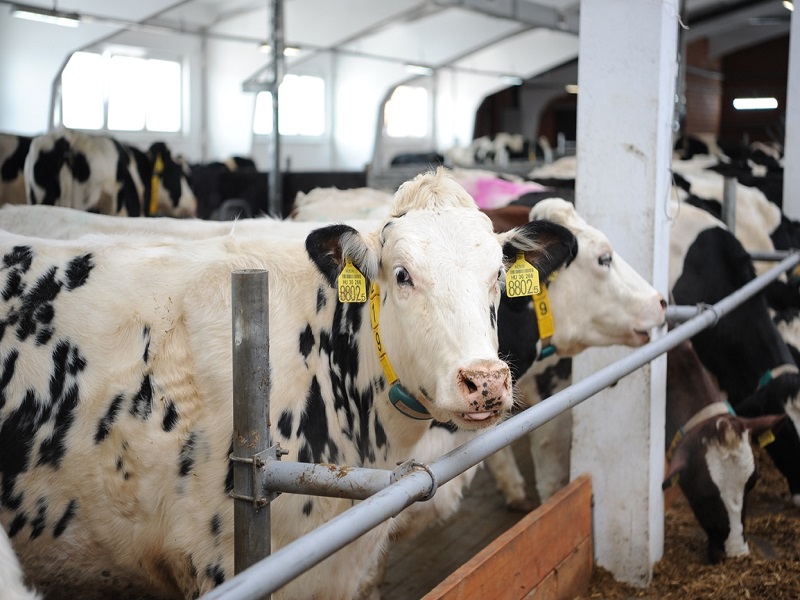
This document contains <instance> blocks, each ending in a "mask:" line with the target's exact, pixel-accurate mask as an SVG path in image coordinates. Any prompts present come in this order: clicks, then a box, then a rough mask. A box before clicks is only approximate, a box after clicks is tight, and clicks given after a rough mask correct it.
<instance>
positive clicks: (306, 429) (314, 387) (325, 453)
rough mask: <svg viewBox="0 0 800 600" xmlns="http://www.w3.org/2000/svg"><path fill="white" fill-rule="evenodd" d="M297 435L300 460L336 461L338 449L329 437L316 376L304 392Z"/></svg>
mask: <svg viewBox="0 0 800 600" xmlns="http://www.w3.org/2000/svg"><path fill="white" fill-rule="evenodd" d="M297 437H298V438H299V439H300V440H302V445H301V446H300V451H299V453H298V460H299V461H300V462H312V463H321V462H331V463H335V462H337V461H338V455H339V451H338V449H337V448H336V445H335V444H334V443H333V440H332V439H331V438H330V432H329V430H328V417H327V414H326V411H325V401H324V400H323V399H322V391H321V390H320V387H319V381H318V380H317V378H316V377H314V379H312V381H311V387H310V388H309V390H308V393H307V394H306V405H305V409H304V410H303V413H302V414H301V415H300V424H299V425H298V427H297Z"/></svg>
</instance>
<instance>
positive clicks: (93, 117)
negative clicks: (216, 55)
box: [61, 52, 181, 132]
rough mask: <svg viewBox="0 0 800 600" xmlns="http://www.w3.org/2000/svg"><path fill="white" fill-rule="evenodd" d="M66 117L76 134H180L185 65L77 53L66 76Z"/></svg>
mask: <svg viewBox="0 0 800 600" xmlns="http://www.w3.org/2000/svg"><path fill="white" fill-rule="evenodd" d="M106 102H107V103H108V107H107V109H106V107H105V104H106ZM61 114H62V122H63V124H64V126H66V127H70V128H74V129H103V128H104V127H105V128H106V129H109V130H112V131H161V132H175V131H180V129H181V64H180V63H179V62H176V61H171V60H158V59H152V58H138V57H133V56H124V55H121V54H111V53H106V54H96V53H92V52H76V53H74V54H73V55H72V57H71V58H70V60H69V62H68V63H67V66H66V68H65V69H64V72H63V73H62V75H61Z"/></svg>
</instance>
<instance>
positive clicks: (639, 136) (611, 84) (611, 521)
mask: <svg viewBox="0 0 800 600" xmlns="http://www.w3.org/2000/svg"><path fill="white" fill-rule="evenodd" d="M678 12H679V6H678V0H582V1H581V15H580V51H579V52H580V53H579V56H580V58H579V64H578V87H579V95H578V145H577V146H578V160H579V162H578V171H577V185H576V194H577V200H576V204H577V207H578V211H579V212H580V213H581V214H582V215H583V216H584V217H585V218H586V220H587V221H588V222H589V223H592V224H594V225H595V226H597V227H598V228H599V229H601V230H602V231H604V232H605V233H606V234H607V235H608V237H609V238H610V240H611V243H612V244H613V245H614V248H615V250H616V251H617V252H619V254H620V255H622V256H624V257H625V259H626V260H627V261H628V262H629V263H630V264H631V265H632V266H633V268H634V269H636V270H637V271H638V272H639V273H640V274H641V275H642V276H643V277H644V278H645V279H646V280H648V281H650V282H652V283H653V285H654V286H655V287H656V289H658V290H659V291H660V292H661V293H662V294H664V296H665V297H667V289H666V287H667V273H668V256H669V255H668V251H669V248H668V245H669V244H668V242H669V237H668V236H669V221H668V215H667V205H666V203H667V200H668V197H669V191H670V188H669V183H670V180H669V165H670V157H671V146H672V129H671V127H672V121H673V109H674V100H675V78H676V75H677V64H676V57H677V54H676V51H677V42H678V29H677V28H678ZM586 301H587V302H591V301H592V299H591V298H587V299H586ZM629 352H630V349H628V348H609V349H599V350H597V349H595V350H588V351H586V352H584V353H583V354H581V355H579V356H578V357H576V359H575V361H574V363H573V364H574V366H573V381H579V380H580V379H583V378H585V377H586V376H588V375H590V374H591V373H594V372H595V371H597V370H598V369H600V368H602V367H604V366H606V365H608V364H610V363H611V362H614V361H616V360H618V359H619V358H620V357H622V356H624V355H625V354H627V353H629ZM665 379H666V359H665V358H664V357H663V356H662V357H661V358H659V359H656V360H655V361H653V362H651V363H650V364H649V365H648V366H645V367H643V368H642V369H640V370H638V371H636V372H635V373H633V374H631V375H629V376H627V377H625V378H623V379H622V380H620V382H619V383H617V385H616V386H614V387H613V388H610V389H607V390H605V391H604V392H601V393H600V394H598V395H597V396H595V397H594V398H591V399H589V400H587V401H586V402H584V403H583V404H581V405H580V406H578V407H577V408H576V409H575V411H574V429H573V448H572V467H571V469H572V473H571V475H572V477H573V478H575V477H576V476H577V475H579V474H580V473H583V472H588V473H590V474H591V476H592V485H593V490H594V514H593V517H594V536H595V539H594V551H595V561H596V564H597V565H599V566H601V567H603V568H605V569H607V570H609V571H610V572H611V573H613V575H614V576H615V578H616V579H617V580H619V581H624V582H627V583H631V584H633V585H639V586H646V585H647V584H648V583H649V582H650V579H651V576H652V565H653V563H654V562H656V561H657V560H658V559H659V558H660V557H661V555H662V552H663V544H664V522H663V512H664V511H663V497H662V492H661V480H662V475H663V473H664V399H665Z"/></svg>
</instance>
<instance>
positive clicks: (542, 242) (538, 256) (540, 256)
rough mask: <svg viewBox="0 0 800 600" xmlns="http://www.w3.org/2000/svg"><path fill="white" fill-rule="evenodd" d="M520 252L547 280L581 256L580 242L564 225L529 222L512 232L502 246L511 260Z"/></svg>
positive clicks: (549, 222) (545, 221) (540, 221)
mask: <svg viewBox="0 0 800 600" xmlns="http://www.w3.org/2000/svg"><path fill="white" fill-rule="evenodd" d="M519 252H524V253H525V260H527V261H528V262H529V263H530V264H532V265H533V266H534V267H536V270H537V271H539V276H540V277H542V278H547V277H549V276H550V275H551V274H552V273H553V272H554V271H557V270H558V269H560V268H562V267H565V266H567V265H569V264H570V263H571V262H572V260H573V259H574V258H575V256H576V255H577V254H578V240H577V239H576V238H575V236H574V235H573V234H572V232H571V231H570V230H569V229H567V228H566V227H564V226H563V225H559V224H557V223H553V222H552V221H547V220H536V221H530V222H529V223H526V224H525V225H522V226H520V227H517V228H515V229H512V230H511V231H510V232H509V236H508V237H507V238H506V239H505V243H504V244H503V254H504V255H505V257H506V259H507V260H508V261H513V260H514V259H515V258H516V255H517V253H519Z"/></svg>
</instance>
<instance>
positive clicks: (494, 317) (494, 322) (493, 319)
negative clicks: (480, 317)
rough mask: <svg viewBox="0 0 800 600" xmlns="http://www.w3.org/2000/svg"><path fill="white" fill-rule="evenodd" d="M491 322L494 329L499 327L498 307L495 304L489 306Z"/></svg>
mask: <svg viewBox="0 0 800 600" xmlns="http://www.w3.org/2000/svg"><path fill="white" fill-rule="evenodd" d="M489 322H490V323H491V324H492V329H497V308H495V305H494V304H492V305H491V306H490V307H489Z"/></svg>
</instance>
